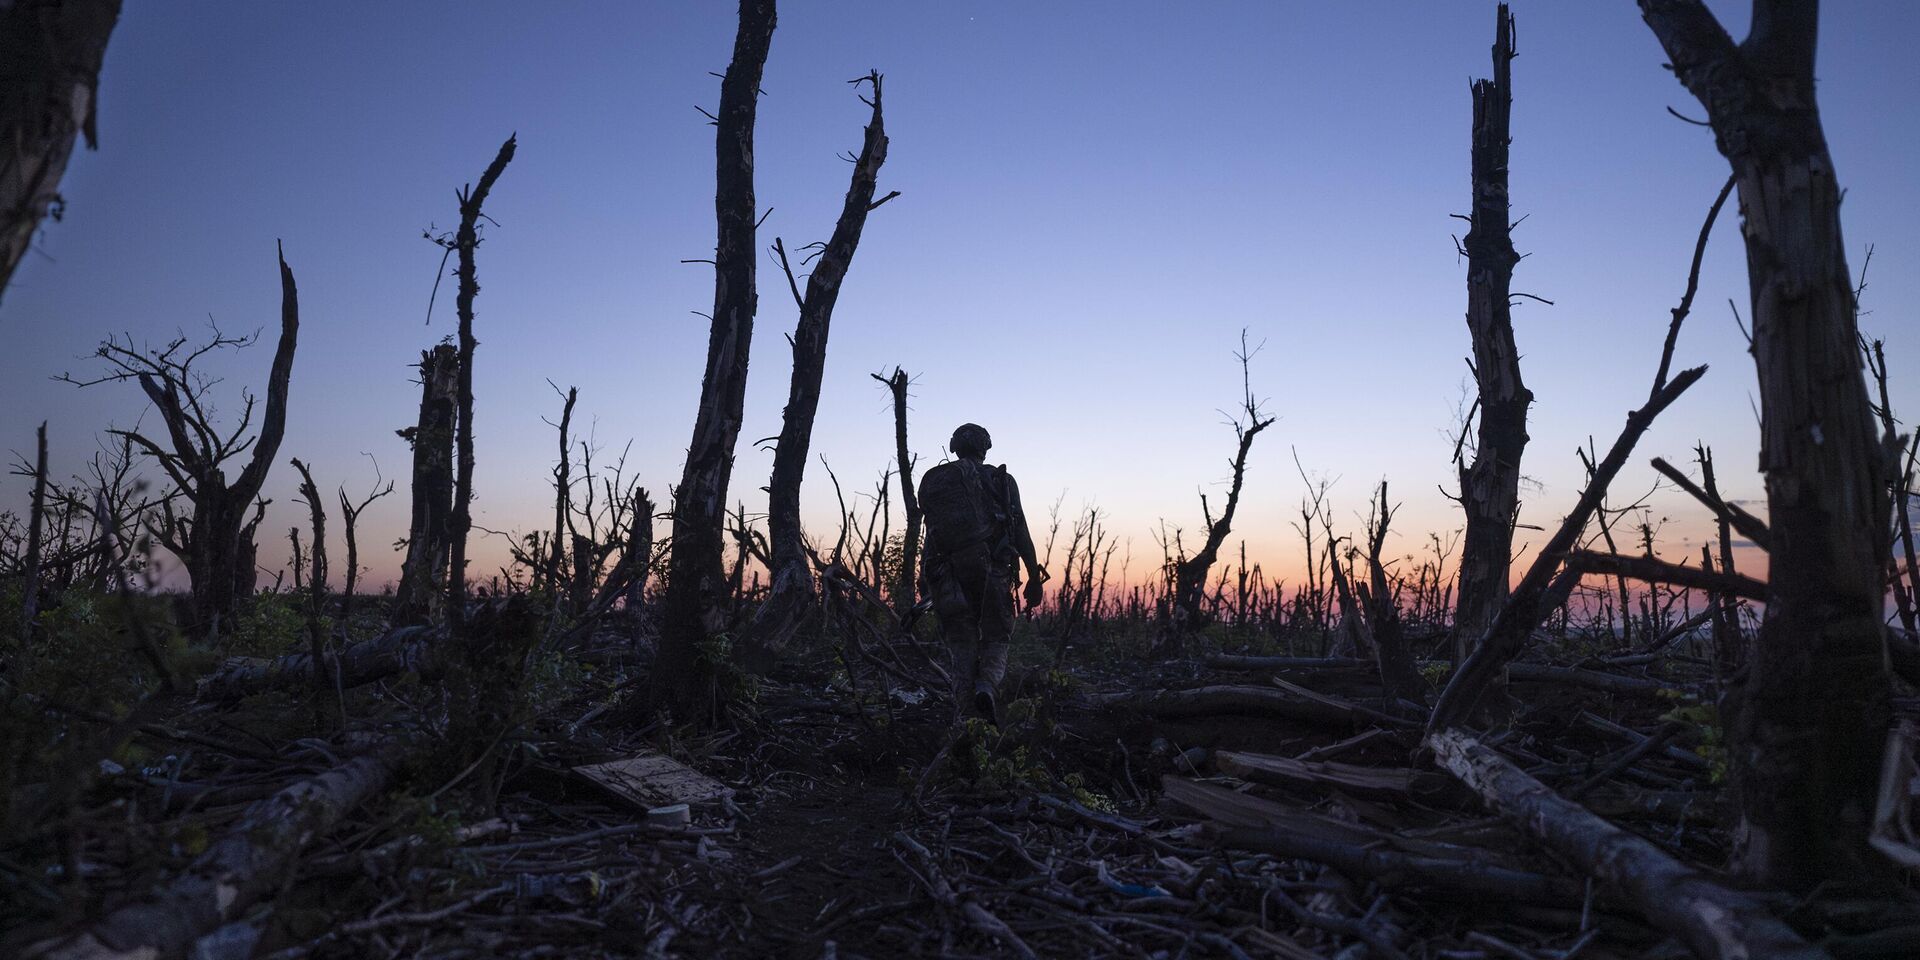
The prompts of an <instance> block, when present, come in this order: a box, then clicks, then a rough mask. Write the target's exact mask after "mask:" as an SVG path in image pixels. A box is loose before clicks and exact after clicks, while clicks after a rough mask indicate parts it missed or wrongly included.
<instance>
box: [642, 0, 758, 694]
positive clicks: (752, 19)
mask: <svg viewBox="0 0 1920 960" xmlns="http://www.w3.org/2000/svg"><path fill="white" fill-rule="evenodd" d="M774 21H775V15H774V2H773V0H741V3H740V26H739V30H738V31H737V33H736V34H735V36H734V41H733V61H732V62H731V63H729V64H728V65H727V73H726V76H725V77H723V78H722V79H721V81H720V110H719V113H718V115H717V116H718V120H717V127H718V130H717V132H716V134H715V136H714V172H715V192H714V216H715V220H716V223H717V232H716V242H715V245H714V253H713V258H714V284H713V325H712V329H711V332H710V334H709V336H708V339H707V367H706V374H705V376H704V378H703V379H702V380H701V384H700V408H699V412H698V414H697V415H696V416H695V417H694V423H693V438H692V440H691V441H690V442H689V443H688V444H687V462H686V468H685V469H684V470H683V471H682V473H681V476H680V486H679V487H678V488H677V489H676V490H675V491H674V504H673V552H672V555H671V560H670V561H669V565H668V571H667V593H666V598H665V609H664V611H663V622H662V624H661V637H660V652H659V655H658V657H657V659H656V661H655V663H654V669H653V681H654V694H655V697H654V702H655V703H656V704H658V705H660V706H664V707H666V708H668V709H669V710H671V711H672V712H673V713H674V714H675V715H676V716H678V717H680V718H681V719H692V718H694V717H696V716H699V715H702V714H705V713H709V712H711V711H712V709H713V707H714V703H713V698H714V693H713V690H712V689H711V687H712V684H711V682H710V681H711V676H710V671H709V670H708V669H707V668H706V667H705V666H703V664H702V662H701V657H700V652H699V648H700V644H701V643H702V642H703V641H704V640H705V639H706V638H707V636H708V634H709V633H710V632H711V631H712V630H714V629H716V628H718V627H719V626H720V622H719V620H718V618H719V617H722V616H724V615H725V610H724V604H723V602H722V601H723V600H724V599H725V593H726V590H727V584H726V572H725V570H724V569H723V566H724V559H723V554H724V553H725V550H726V543H725V538H724V528H725V526H726V520H727V481H728V479H729V477H730V475H731V474H732V472H733V447H734V443H735V441H736V440H738V439H739V435H740V418H741V416H742V408H743V406H744V403H745V392H746V387H747V358H748V352H749V351H748V348H749V347H750V346H751V344H752V342H753V315H754V311H755V309H756V308H757V306H758V301H759V295H758V293H757V292H756V290H755V287H754V274H755V269H754V267H755V261H756V258H757V256H758V253H759V251H758V249H757V248H756V243H755V241H754V235H755V226H756V216H755V206H754V195H753V119H754V112H755V111H754V108H755V105H756V102H757V100H758V98H759V91H760V76H761V73H762V71H763V70H764V69H765V68H766V64H767V47H768V46H769V44H770V43H771V42H772V40H773V27H774Z"/></svg>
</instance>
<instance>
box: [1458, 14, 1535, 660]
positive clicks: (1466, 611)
mask: <svg viewBox="0 0 1920 960" xmlns="http://www.w3.org/2000/svg"><path fill="white" fill-rule="evenodd" d="M1497 17H1498V21H1497V24H1496V27H1495V34H1494V36H1495V40H1494V44H1493V79H1491V80H1476V81H1474V84H1473V225H1472V228H1471V229H1469V230H1468V231H1467V238H1466V241H1465V242H1464V243H1463V244H1462V246H1463V247H1464V248H1465V249H1466V253H1467V329H1468V331H1469V332H1470V333H1471V334H1472V336H1473V373H1474V379H1475V381H1476V382H1477V384H1478V387H1479V407H1480V427H1479V432H1478V434H1477V435H1476V437H1475V442H1474V450H1473V463H1472V464H1471V465H1465V464H1463V465H1462V466H1461V467H1460V506H1461V508H1462V509H1463V510H1464V511H1465V512H1466V515H1467V529H1466V534H1465V536H1464V537H1463V538H1462V540H1461V551H1460V593H1459V606H1458V608H1457V610H1456V612H1455V614H1454V624H1453V649H1454V660H1455V662H1464V661H1465V660H1466V658H1467V655H1468V654H1470V653H1472V652H1473V650H1472V647H1473V644H1474V642H1475V641H1477V640H1478V639H1479V638H1480V636H1481V635H1482V634H1484V633H1485V632H1486V630H1487V627H1489V626H1490V625H1492V623H1493V618H1494V617H1495V616H1496V615H1497V614H1498V613H1499V612H1500V607H1501V605H1502V604H1504V603H1505V602H1506V599H1507V587H1508V580H1509V578H1510V577H1511V576H1512V555H1513V524H1514V518H1515V515H1516V513H1517V511H1518V510H1519V505H1520V456H1521V453H1522V452H1524V451H1525V450H1526V447H1527V407H1528V405H1530V404H1531V403H1532V402H1533V393H1532V391H1529V390H1528V389H1527V387H1526V384H1525V383H1523V382H1522V381H1521V379H1520V351H1519V348H1518V347H1516V346H1515V345H1514V342H1513V315H1512V309H1511V306H1510V301H1511V299H1512V293H1511V288H1512V284H1513V266H1514V264H1516V263H1518V262H1519V260H1520V256H1519V254H1517V253H1515V252H1514V249H1513V237H1512V232H1511V229H1510V226H1509V219H1508V218H1509V216H1510V213H1509V205H1508V199H1507V148H1508V144H1509V142H1510V140H1511V135H1510V134H1509V132H1508V128H1509V123H1508V121H1509V119H1510V117H1511V115H1512V112H1513V70H1512V65H1513V54H1514V48H1513V15H1512V14H1511V13H1509V12H1507V5H1506V4H1504V3H1503V4H1501V5H1500V7H1499V12H1498V14H1497ZM1462 429H1465V428H1464V427H1463V428H1462Z"/></svg>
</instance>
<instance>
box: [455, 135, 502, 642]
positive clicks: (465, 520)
mask: <svg viewBox="0 0 1920 960" xmlns="http://www.w3.org/2000/svg"><path fill="white" fill-rule="evenodd" d="M516 146H517V144H516V143H515V139H514V138H513V137H511V136H510V137H508V138H507V142H506V143H503V144H501V145H500V152H499V153H496V154H494V157H493V162H492V163H490V164H487V169H486V171H485V172H483V173H481V174H480V183H479V185H478V186H476V187H473V188H471V189H469V188H466V187H462V188H461V189H460V193H459V197H460V228H459V230H458V231H456V232H455V233H454V235H453V238H452V239H451V240H448V239H445V238H442V239H440V240H439V241H437V242H438V243H440V244H441V245H442V246H447V247H451V249H452V250H453V252H454V253H455V254H457V255H458V256H459V261H460V262H459V266H458V267H457V268H456V271H455V272H456V274H457V275H458V277H459V278H460V291H459V294H458V295H457V297H456V299H455V311H456V312H457V313H458V314H459V316H460V357H459V361H458V366H457V368H456V370H455V373H454V377H455V380H456V381H457V384H458V385H457V387H456V392H455V394H454V397H455V417H456V421H455V422H456V423H457V424H458V426H457V429H456V431H455V437H454V440H455V451H456V456H455V469H456V473H455V475H454V481H453V512H452V514H451V515H450V516H449V517H448V522H447V527H448V536H447V540H448V547H447V551H448V554H449V557H450V559H449V561H448V569H447V622H448V623H449V624H451V625H452V627H453V637H454V639H455V640H456V641H460V640H465V639H466V636H465V629H466V623H467V534H468V533H470V532H472V530H473V350H474V347H476V346H478V345H479V342H480V341H478V340H475V339H474V338H473V299H474V298H475V297H477V296H479V295H480V278H479V274H477V273H476V272H475V270H474V264H473V251H474V248H476V247H478V246H480V227H479V224H480V208H481V206H482V205H483V204H485V203H486V202H487V194H489V193H491V192H493V185H494V182H495V181H497V180H499V179H500V174H501V173H502V172H504V171H505V170H506V169H507V164H509V163H511V162H513V152H514V148H515V147H516Z"/></svg>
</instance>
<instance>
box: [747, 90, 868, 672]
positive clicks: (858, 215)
mask: <svg viewBox="0 0 1920 960" xmlns="http://www.w3.org/2000/svg"><path fill="white" fill-rule="evenodd" d="M855 82H856V83H862V82H864V83H869V84H872V86H873V99H872V100H870V101H868V103H869V104H871V106H872V107H873V118H872V119H871V120H869V121H868V122H867V129H866V136H865V139H864V140H863V141H862V143H861V145H860V154H859V156H858V157H857V158H856V159H855V160H854V164H853V182H852V184H850V185H849V186H848V187H847V197H846V203H845V204H844V205H843V206H842V207H841V210H840V219H839V222H837V223H835V224H834V227H833V236H832V238H831V239H829V240H828V241H827V243H826V245H825V246H824V247H822V248H821V249H820V254H819V259H818V260H817V261H816V262H815V266H814V268H813V272H812V273H811V274H809V275H808V276H807V291H806V294H805V295H804V296H802V295H801V293H800V288H799V285H798V283H797V282H796V281H795V280H794V276H793V268H792V266H791V265H790V264H789V263H788V262H787V251H786V247H785V245H784V244H782V243H781V242H780V241H778V240H775V241H774V251H775V252H776V253H777V254H778V255H779V258H780V267H781V269H782V270H783V271H785V273H786V275H787V285H788V287H789V289H791V290H792V291H793V300H794V304H795V305H796V306H798V307H799V308H800V322H799V324H798V326H797V327H795V329H794V333H793V377H792V380H791V381H790V382H789V384H788V387H787V407H786V410H785V412H784V413H783V415H782V417H781V421H780V440H779V444H778V446H776V447H775V448H774V451H773V477H772V479H771V481H769V483H768V485H767V527H768V530H769V531H770V533H771V536H770V538H769V540H770V543H769V546H770V547H771V548H772V554H773V556H772V561H773V569H772V570H771V571H769V576H770V577H771V578H772V579H771V582H770V583H769V585H768V590H767V597H766V599H765V600H764V601H762V602H761V604H760V609H759V611H758V612H757V613H756V614H755V616H754V630H753V638H754V641H755V643H756V644H758V645H759V646H760V647H761V648H763V649H765V650H778V649H780V648H781V647H784V646H785V645H786V644H787V641H788V640H789V639H791V637H792V635H793V632H794V630H796V629H797V628H798V627H799V625H800V620H801V616H802V614H803V612H804V611H805V610H806V608H807V607H808V605H809V603H810V602H811V601H812V599H813V595H814V584H813V569H812V567H811V566H810V565H809V564H808V561H807V551H806V546H805V544H804V543H803V542H802V540H801V535H800V481H801V477H802V475H803V474H804V473H805V472H806V468H807V449H808V446H809V445H810V443H811V441H812V437H813V418H814V414H815V413H816V412H817V411H818V410H819V407H820V381H821V378H822V377H823V376H824V375H825V373H826V367H827V334H828V330H829V327H830V326H831V324H832V320H833V307H834V304H835V303H836V302H837V301H838V300H839V297H840V284H841V282H842V281H843V280H845V279H846V275H847V268H848V267H849V266H851V265H852V263H853V254H854V251H855V250H857V249H858V248H859V246H860V233H861V231H862V230H864V229H865V227H866V224H867V213H868V212H869V211H871V210H872V209H873V208H875V207H877V206H879V205H880V204H882V203H885V202H886V201H887V200H889V199H892V197H893V195H889V196H888V197H886V198H884V199H882V200H879V201H875V200H874V199H873V194H874V190H875V189H876V187H875V184H876V181H877V180H878V179H879V176H880V167H881V165H882V164H884V163H886V162H887V131H886V124H885V122H884V120H883V118H882V115H881V110H880V104H881V100H880V92H881V77H880V74H878V73H869V74H867V76H866V77H865V78H863V79H862V80H858V81H855Z"/></svg>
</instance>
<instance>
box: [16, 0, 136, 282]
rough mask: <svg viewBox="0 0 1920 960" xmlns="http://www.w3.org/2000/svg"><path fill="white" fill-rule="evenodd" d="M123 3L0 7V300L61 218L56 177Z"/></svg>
mask: <svg viewBox="0 0 1920 960" xmlns="http://www.w3.org/2000/svg"><path fill="white" fill-rule="evenodd" d="M119 19H120V0H12V2H9V3H0V63H4V64H6V65H7V66H6V71H7V82H6V84H5V86H4V88H0V295H4V293H5V292H6V288H7V282H8V281H9V280H11V279H13V269H14V268H15V267H17V266H19V264H20V258H21V257H22V256H25V255H26V252H27V248H28V247H30V246H31V245H32V244H33V234H34V231H36V230H38V229H39V227H40V221H41V220H42V219H44V218H45V217H46V216H47V215H48V214H52V215H53V218H54V219H55V220H58V219H60V213H61V208H62V207H63V206H64V205H65V202H66V201H65V200H63V199H62V198H61V196H60V178H61V177H62V176H63V175H64V174H65V173H66V172H67V161H68V160H69V159H70V158H71V157H72V156H73V142H74V140H75V139H76V138H78V137H80V136H82V135H85V136H86V138H87V147H88V148H89V149H92V148H94V147H96V146H98V143H97V140H98V137H97V135H96V131H95V130H94V109H95V105H96V102H97V100H98V97H97V93H98V90H99V84H100V64H101V62H102V61H103V60H105V59H106V55H107V38H108V37H109V36H111V35H112V33H113V27H114V24H115V23H117V22H118V21H119Z"/></svg>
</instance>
